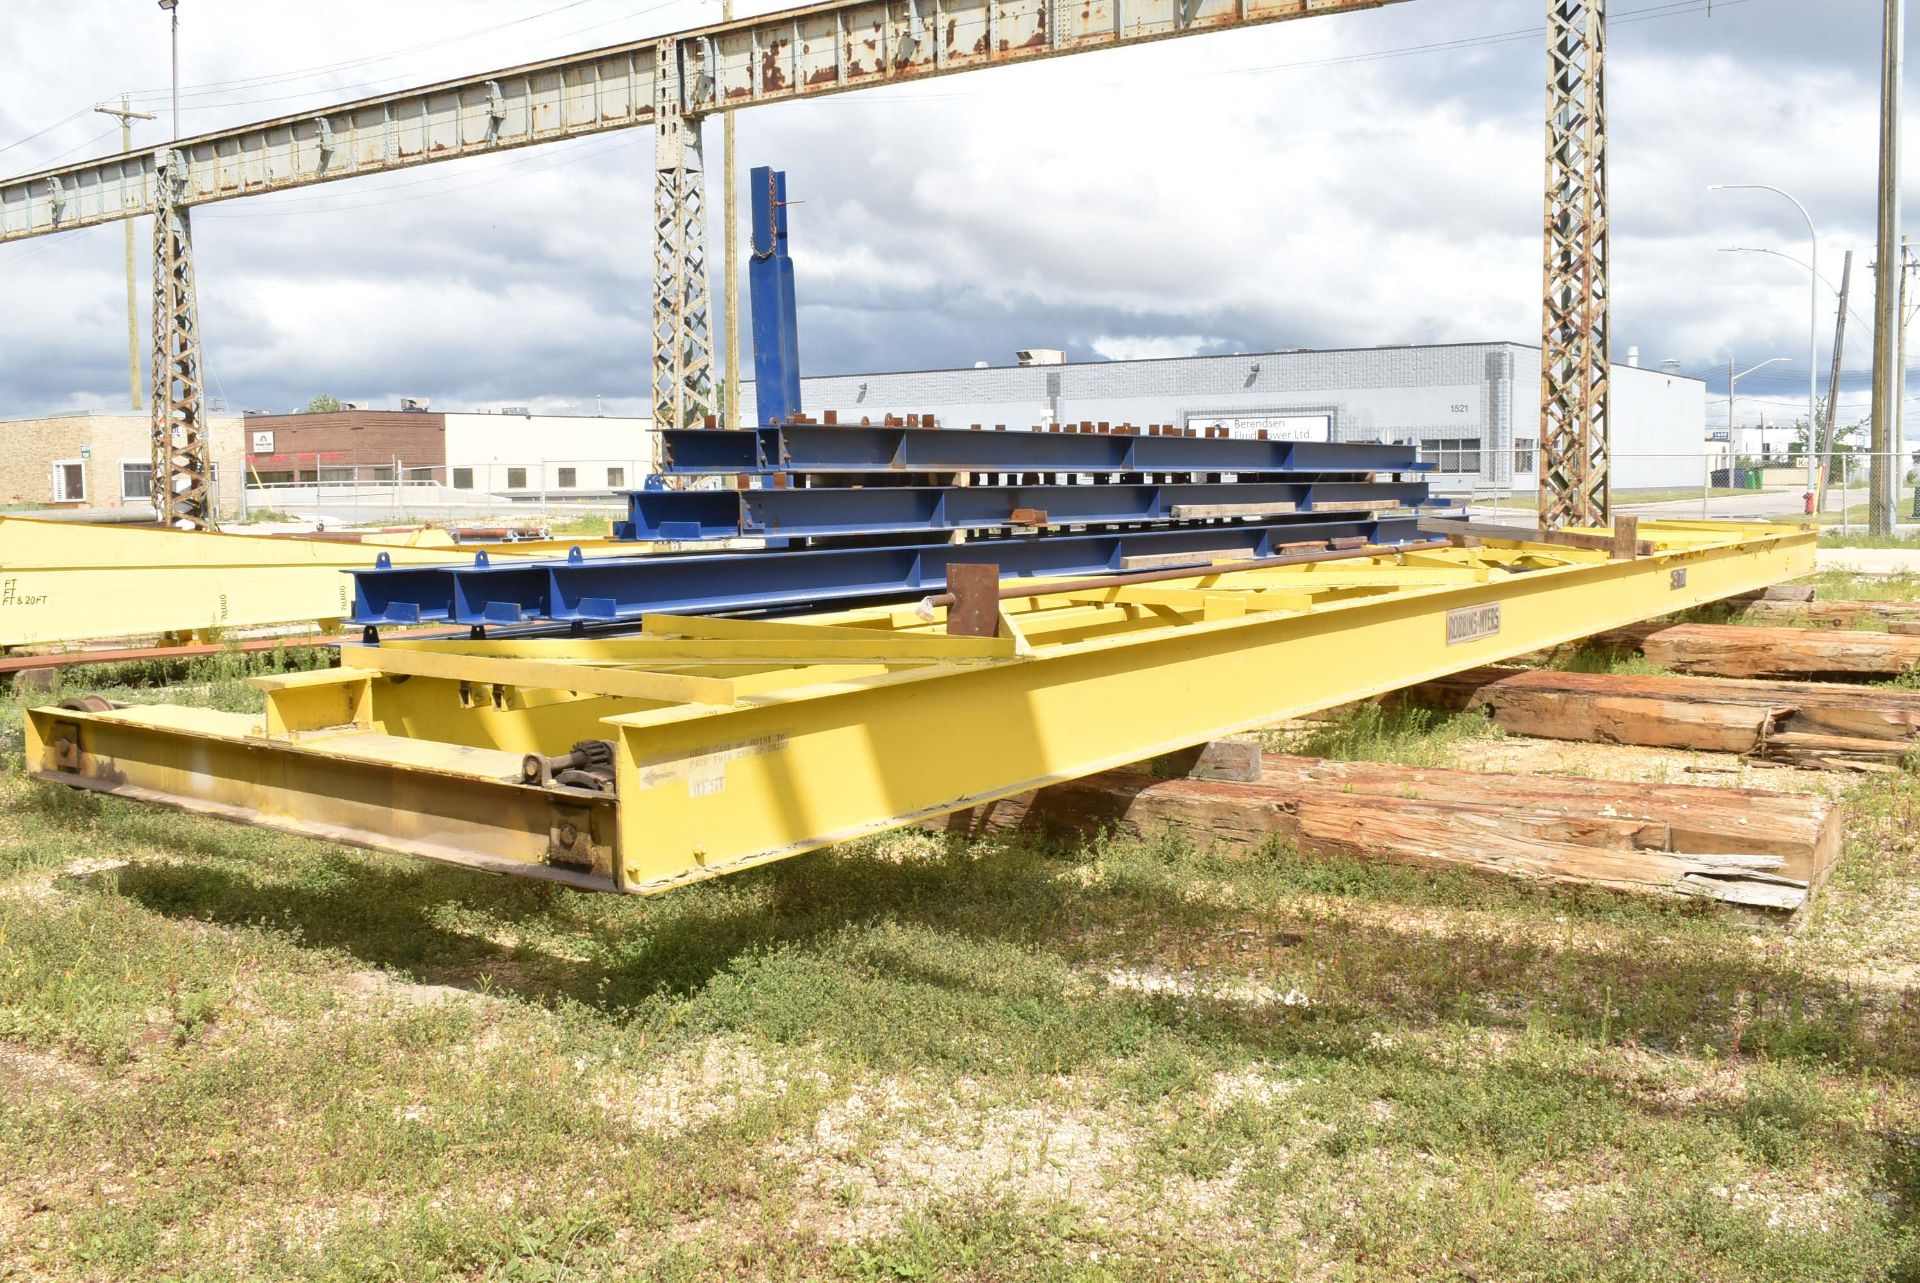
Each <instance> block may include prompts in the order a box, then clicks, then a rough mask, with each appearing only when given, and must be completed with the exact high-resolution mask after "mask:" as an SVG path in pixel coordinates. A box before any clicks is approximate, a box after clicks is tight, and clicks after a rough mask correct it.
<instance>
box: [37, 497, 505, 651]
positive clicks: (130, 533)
mask: <svg viewBox="0 0 1920 1283" xmlns="http://www.w3.org/2000/svg"><path fill="white" fill-rule="evenodd" d="M382 552H385V553H387V554H389V555H390V556H391V558H392V560H393V562H394V564H395V565H402V566H409V565H412V566H429V565H446V564H448V563H450V562H458V561H467V560H470V559H471V558H472V556H473V554H472V553H471V552H454V551H452V550H450V549H427V548H375V547H371V546H368V545H364V544H351V543H332V542H328V541H324V540H313V539H279V538H273V537H269V536H266V535H230V534H211V533H207V532H204V531H182V530H158V529H149V528H146V527H140V526H95V525H85V524H76V523H68V522H55V521H32V520H27V519H24V518H20V517H0V646H25V645H35V644H41V643H47V642H63V641H80V640H85V639H87V638H95V637H144V636H152V635H156V634H160V633H190V632H191V633H202V634H209V633H217V632H219V631H220V630H221V629H228V628H242V627H255V626H262V625H272V624H311V623H337V622H338V621H339V620H340V619H342V618H344V617H345V616H346V615H348V614H349V613H350V612H351V609H352V606H353V580H352V578H351V576H349V575H347V574H345V573H344V572H345V571H348V570H357V569H364V568H366V567H370V566H372V565H373V563H374V558H375V557H377V556H378V555H379V554H381V553H382Z"/></svg>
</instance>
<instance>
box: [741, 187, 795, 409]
mask: <svg viewBox="0 0 1920 1283" xmlns="http://www.w3.org/2000/svg"><path fill="white" fill-rule="evenodd" d="M747 192H748V195H747V201H748V204H750V205H751V206H752V207H753V256H752V257H751V258H750V259H749V260H748V263H747V280H748V284H749V286H750V289H751V293H752V301H753V378H754V388H753V390H754V404H755V407H756V410H757V412H758V414H759V418H760V422H761V423H785V422H786V421H787V419H788V417H789V416H791V415H795V414H798V413H799V412H800V334H799V326H798V321H797V316H796V312H797V308H796V304H795V301H794V294H793V259H791V258H789V257H788V256H787V176H786V174H785V173H783V172H781V171H779V170H775V169H772V168H770V167H768V166H766V165H761V166H760V167H758V168H756V169H755V170H753V172H752V174H751V176H750V177H749V179H748V182H747Z"/></svg>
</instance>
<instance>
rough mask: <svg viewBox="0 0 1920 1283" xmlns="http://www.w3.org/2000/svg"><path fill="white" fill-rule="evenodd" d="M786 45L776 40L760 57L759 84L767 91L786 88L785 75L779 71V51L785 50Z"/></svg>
mask: <svg viewBox="0 0 1920 1283" xmlns="http://www.w3.org/2000/svg"><path fill="white" fill-rule="evenodd" d="M786 43H787V42H786V41H784V40H776V41H774V42H773V44H772V45H771V46H769V47H768V49H767V50H766V52H764V53H762V54H761V55H760V83H761V84H763V85H765V86H766V87H767V88H768V89H785V88H786V87H787V73H786V72H784V71H782V70H781V69H780V61H781V59H780V51H781V50H782V49H783V48H785V46H786Z"/></svg>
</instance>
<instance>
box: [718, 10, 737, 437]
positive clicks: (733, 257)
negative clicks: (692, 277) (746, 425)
mask: <svg viewBox="0 0 1920 1283" xmlns="http://www.w3.org/2000/svg"><path fill="white" fill-rule="evenodd" d="M720 21H722V22H732V21H733V0H720ZM733 116H734V113H733V112H727V113H726V114H725V115H723V116H722V117H721V118H720V163H721V164H722V165H723V166H725V167H726V176H725V178H724V179H723V180H722V182H721V184H720V192H721V195H720V204H721V212H720V214H721V219H722V221H723V223H724V224H725V228H726V232H725V235H726V248H725V251H724V253H723V255H722V262H723V263H724V264H725V267H724V269H723V271H722V278H723V280H724V283H725V285H726V291H727V299H726V307H725V310H724V312H723V313H722V315H724V316H725V317H726V329H727V366H726V372H725V373H724V374H723V375H722V377H721V391H720V400H721V407H722V408H721V421H720V426H721V427H723V428H731V427H735V426H738V425H739V423H740V262H739V253H740V247H739V243H738V242H739V238H740V223H739V216H740V211H739V206H738V205H737V204H736V203H735V202H736V199H737V197H736V194H735V192H734V190H733V176H734V161H733Z"/></svg>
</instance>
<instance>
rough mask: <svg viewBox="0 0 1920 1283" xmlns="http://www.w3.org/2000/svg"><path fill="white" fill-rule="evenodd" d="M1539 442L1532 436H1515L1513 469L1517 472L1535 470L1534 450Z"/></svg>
mask: <svg viewBox="0 0 1920 1283" xmlns="http://www.w3.org/2000/svg"><path fill="white" fill-rule="evenodd" d="M1538 444H1539V443H1538V442H1536V441H1535V440H1534V439H1533V438H1532V437H1515V438H1514V439H1513V470H1514V471H1515V472H1532V471H1533V469H1534V458H1533V452H1534V448H1535V447H1536V446H1537V445H1538Z"/></svg>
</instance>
